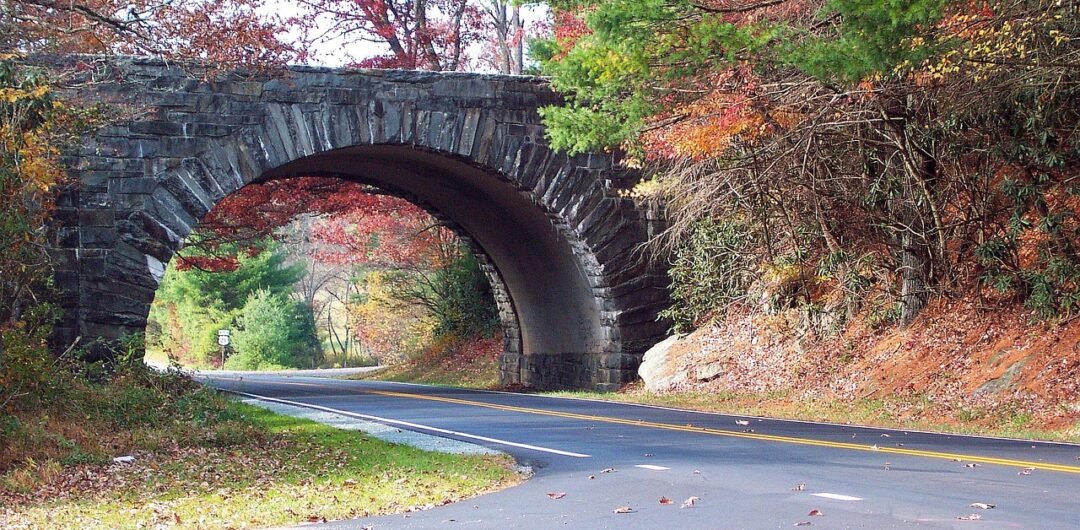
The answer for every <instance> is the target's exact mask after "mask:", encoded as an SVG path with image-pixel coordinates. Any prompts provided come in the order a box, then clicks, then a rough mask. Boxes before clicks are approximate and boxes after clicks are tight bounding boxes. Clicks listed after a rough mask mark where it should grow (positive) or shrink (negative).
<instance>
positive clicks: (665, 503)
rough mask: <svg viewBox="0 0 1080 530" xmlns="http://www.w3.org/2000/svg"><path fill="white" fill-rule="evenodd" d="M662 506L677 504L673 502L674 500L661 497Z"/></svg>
mask: <svg viewBox="0 0 1080 530" xmlns="http://www.w3.org/2000/svg"><path fill="white" fill-rule="evenodd" d="M660 504H664V505H667V504H675V501H673V500H671V499H669V498H667V497H660Z"/></svg>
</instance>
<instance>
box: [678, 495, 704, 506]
mask: <svg viewBox="0 0 1080 530" xmlns="http://www.w3.org/2000/svg"><path fill="white" fill-rule="evenodd" d="M700 500H701V499H699V498H697V497H688V498H687V499H686V500H685V501H682V506H680V508H690V507H692V506H694V505H695V504H697V501H700Z"/></svg>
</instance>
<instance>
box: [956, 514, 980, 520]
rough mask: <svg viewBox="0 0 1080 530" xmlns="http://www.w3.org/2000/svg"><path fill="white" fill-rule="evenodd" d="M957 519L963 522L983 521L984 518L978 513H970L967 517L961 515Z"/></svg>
mask: <svg viewBox="0 0 1080 530" xmlns="http://www.w3.org/2000/svg"><path fill="white" fill-rule="evenodd" d="M957 519H960V520H961V521H978V520H979V519H982V516H981V515H979V514H977V513H969V514H967V515H961V516H959V517H957Z"/></svg>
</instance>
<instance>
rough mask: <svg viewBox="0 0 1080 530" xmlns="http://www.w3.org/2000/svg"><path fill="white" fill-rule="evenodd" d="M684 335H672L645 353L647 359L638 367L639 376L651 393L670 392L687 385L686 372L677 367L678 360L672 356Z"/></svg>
mask: <svg viewBox="0 0 1080 530" xmlns="http://www.w3.org/2000/svg"><path fill="white" fill-rule="evenodd" d="M682 337H683V336H682V335H672V336H670V337H668V338H666V339H664V340H662V341H660V342H659V343H658V344H656V345H655V346H653V347H652V348H649V351H647V352H645V358H644V359H643V360H642V362H641V366H639V367H638V375H639V376H641V380H642V381H643V382H644V383H645V389H646V390H649V391H650V392H662V391H665V390H670V389H671V388H672V387H674V386H677V385H678V384H680V383H685V382H686V381H687V379H686V372H684V371H680V370H679V369H678V367H677V366H676V364H677V361H678V359H677V358H675V357H674V356H673V355H672V347H673V346H675V344H676V343H678V342H679V339H681V338H682Z"/></svg>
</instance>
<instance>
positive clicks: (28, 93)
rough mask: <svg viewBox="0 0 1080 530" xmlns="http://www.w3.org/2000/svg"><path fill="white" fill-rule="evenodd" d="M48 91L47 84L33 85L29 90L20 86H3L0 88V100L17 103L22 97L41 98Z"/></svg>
mask: <svg viewBox="0 0 1080 530" xmlns="http://www.w3.org/2000/svg"><path fill="white" fill-rule="evenodd" d="M48 93H49V87H48V86H47V85H41V86H38V87H34V88H33V89H31V90H24V89H21V88H14V87H4V88H0V101H4V102H7V103H18V102H19V101H22V100H24V99H41V98H43V97H45V95H46V94H48Z"/></svg>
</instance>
